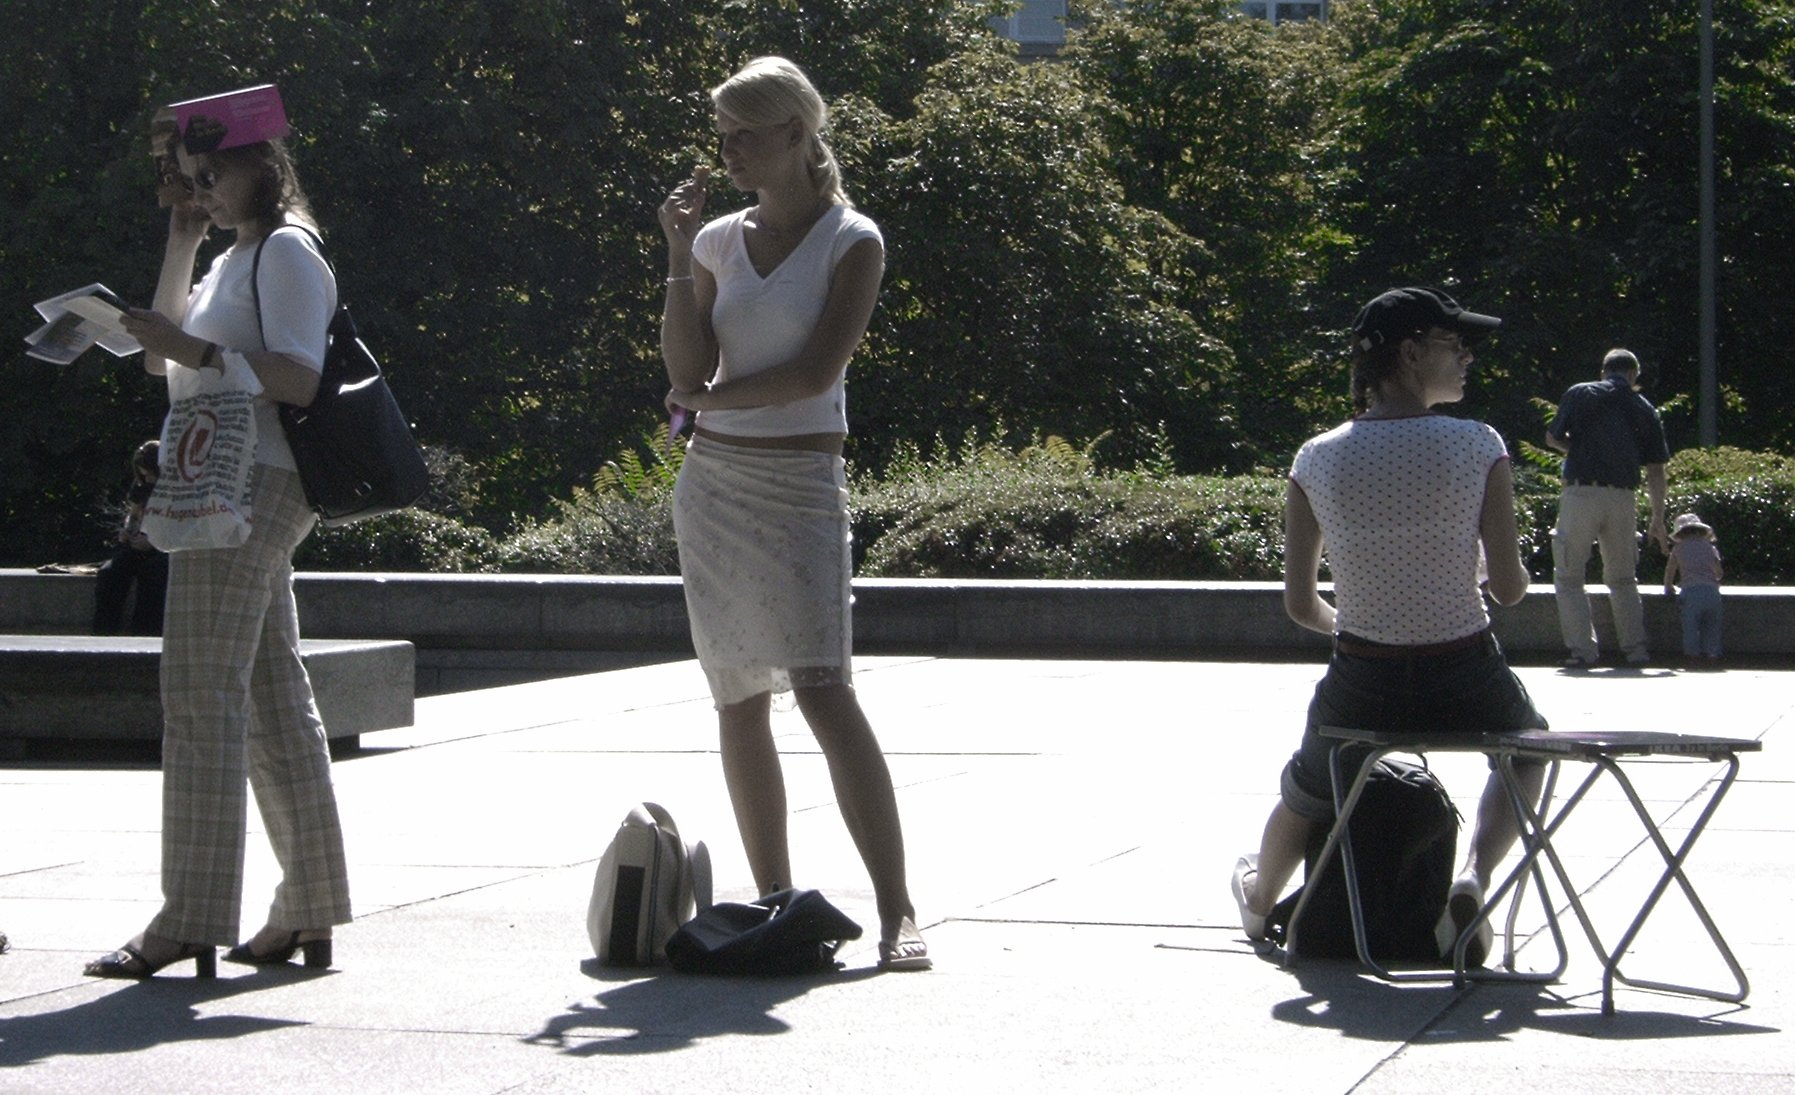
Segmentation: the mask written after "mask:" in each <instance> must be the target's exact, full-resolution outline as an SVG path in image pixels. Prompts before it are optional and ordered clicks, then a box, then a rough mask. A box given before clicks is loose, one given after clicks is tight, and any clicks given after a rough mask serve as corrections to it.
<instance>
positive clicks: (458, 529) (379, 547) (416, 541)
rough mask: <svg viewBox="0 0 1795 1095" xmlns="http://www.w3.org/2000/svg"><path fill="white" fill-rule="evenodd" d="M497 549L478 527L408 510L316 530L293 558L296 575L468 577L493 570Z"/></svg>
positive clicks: (490, 536)
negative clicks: (387, 572) (399, 573)
mask: <svg viewBox="0 0 1795 1095" xmlns="http://www.w3.org/2000/svg"><path fill="white" fill-rule="evenodd" d="M496 550H497V544H495V543H494V541H493V538H492V534H491V533H489V532H487V531H486V530H485V529H483V528H479V527H477V526H474V525H469V524H465V523H463V522H461V521H458V520H456V519H455V518H453V517H445V516H443V515H441V514H437V513H430V512H428V511H426V510H420V509H407V510H400V511H399V512H397V513H389V514H387V515H385V516H384V517H373V518H370V519H368V520H366V521H358V522H356V523H355V524H353V525H343V526H341V527H339V528H329V529H327V528H320V529H317V530H316V531H314V532H313V533H312V534H311V535H310V536H308V537H306V540H305V542H304V543H302V544H300V545H299V550H298V551H297V552H295V553H294V555H293V565H294V566H295V567H296V568H298V569H300V570H347V571H368V570H396V571H413V572H415V571H436V572H443V573H469V572H478V571H483V570H492V569H494V566H493V557H494V553H495V551H496Z"/></svg>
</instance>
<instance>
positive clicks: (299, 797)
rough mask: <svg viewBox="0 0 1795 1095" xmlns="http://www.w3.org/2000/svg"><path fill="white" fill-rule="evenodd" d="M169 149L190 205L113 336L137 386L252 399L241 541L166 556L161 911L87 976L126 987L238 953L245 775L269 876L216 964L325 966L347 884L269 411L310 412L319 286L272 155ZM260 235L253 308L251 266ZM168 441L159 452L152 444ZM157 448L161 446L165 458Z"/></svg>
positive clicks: (299, 522) (326, 306)
mask: <svg viewBox="0 0 1795 1095" xmlns="http://www.w3.org/2000/svg"><path fill="white" fill-rule="evenodd" d="M195 128H197V127H192V128H190V129H189V131H188V132H187V133H186V134H184V135H181V137H180V140H179V144H178V146H177V148H176V149H175V152H176V155H177V157H178V162H179V167H180V175H181V178H182V180H183V181H184V182H185V184H186V186H187V188H188V191H189V193H190V195H191V200H190V201H187V202H181V203H177V204H176V205H175V206H174V208H173V211H172V212H171V214H170V216H169V233H168V242H167V246H166V250H165V252H164V256H163V261H162V270H161V276H160V279H159V280H158V282H157V285H156V299H155V307H154V310H148V309H133V310H132V311H130V312H129V313H128V314H127V318H126V320H125V326H126V328H127V329H128V330H129V331H130V332H131V334H132V335H133V336H134V337H135V338H136V339H137V340H138V341H139V342H141V343H142V344H143V346H144V349H145V350H146V354H145V358H144V368H145V369H146V370H147V371H148V372H149V373H150V374H151V375H153V376H163V375H169V374H173V373H174V372H175V371H177V370H180V369H216V370H219V371H220V372H225V373H232V374H235V375H238V376H240V377H242V378H244V382H245V383H246V384H248V385H249V386H250V387H252V388H253V387H257V386H259V388H260V399H258V401H257V404H256V429H257V434H258V439H257V442H256V452H255V471H254V475H253V478H252V490H253V492H254V516H255V523H254V528H253V530H252V531H251V532H250V534H249V538H248V540H247V541H245V542H244V543H243V544H242V545H241V546H239V547H234V548H223V549H196V550H186V551H178V552H175V553H173V556H172V558H171V560H170V567H169V584H168V611H167V620H166V627H165V628H164V635H163V645H162V707H163V737H162V772H163V775H162V787H163V791H162V893H163V898H164V902H163V905H162V909H161V911H160V912H158V913H157V914H156V915H155V917H154V918H153V919H152V920H151V921H150V923H149V926H148V927H147V928H146V929H145V930H144V931H143V933H142V934H140V935H138V936H137V937H136V938H135V939H133V940H132V941H131V942H130V943H128V944H126V945H125V946H124V947H122V948H120V949H119V950H118V951H116V952H114V953H112V954H109V955H106V956H105V957H102V958H99V959H96V960H95V961H93V962H91V963H89V964H88V966H87V970H86V972H87V973H88V974H90V975H92V976H97V977H131V978H143V977H148V976H150V975H152V974H154V973H155V972H156V971H157V970H159V969H161V968H163V967H164V966H167V965H169V964H170V963H173V962H178V961H182V960H184V959H187V958H193V959H195V960H196V966H197V968H198V971H199V974H200V976H202V977H205V976H211V975H212V974H213V971H214V968H215V967H214V964H213V960H214V957H215V955H214V950H213V948H214V946H216V945H218V944H230V943H233V942H235V941H236V940H237V938H238V935H237V931H238V919H239V915H240V913H241V902H242V891H243V855H244V828H245V823H246V821H247V794H246V792H245V789H244V784H245V778H246V777H247V780H248V783H249V785H250V786H253V787H254V788H255V794H256V803H257V805H258V807H259V808H260V810H261V815H262V820H263V823H264V824H265V825H266V827H267V830H268V837H269V841H270V842H271V843H272V844H273V846H274V852H275V856H276V858H277V860H278V861H279V864H280V868H281V882H280V884H279V886H278V887H277V888H276V889H275V893H274V902H273V905H272V907H271V909H270V910H269V914H268V922H267V924H266V925H265V926H264V927H263V928H262V929H261V930H260V931H259V932H257V933H256V935H255V936H254V937H252V938H251V939H249V940H247V941H245V942H244V943H242V944H241V945H239V946H236V947H234V948H232V950H231V951H230V952H229V953H228V954H227V955H226V956H225V957H226V958H227V959H230V960H233V961H240V962H246V963H250V964H263V963H273V962H285V961H287V960H289V959H291V958H292V957H293V954H294V952H295V951H302V952H303V954H304V957H305V964H306V965H308V966H328V965H329V964H330V960H331V928H332V927H333V926H334V925H336V924H343V923H347V922H348V920H349V890H348V871H347V868H346V866H345V862H344V853H343V835H342V829H341V826H340V824H339V821H338V817H337V804H336V794H335V791H334V790H333V788H332V786H331V778H330V752H329V747H328V743H327V741H326V738H325V733H324V724H323V722H322V721H321V720H320V719H319V717H318V708H317V704H316V702H315V701H314V700H313V697H312V688H311V682H310V680H309V679H308V678H307V677H306V672H305V667H304V666H303V665H302V664H301V663H300V660H299V617H298V613H297V610H296V608H295V605H294V600H293V565H292V556H293V550H294V548H296V547H297V546H298V545H299V543H300V541H301V540H303V539H304V538H305V537H306V535H307V534H308V533H309V532H310V531H311V528H312V524H313V520H314V518H313V516H312V513H311V511H310V510H309V509H308V508H307V507H306V504H305V496H304V493H303V492H302V490H301V489H300V486H299V478H298V474H297V472H296V471H295V470H294V464H293V455H292V452H291V450H290V449H289V448H288V447H287V442H286V438H285V436H284V435H283V434H282V433H281V426H280V420H279V417H278V414H277V412H276V407H275V404H276V403H294V404H298V405H301V406H304V405H306V404H309V403H310V402H311V401H312V397H313V395H314V394H315V393H316V392H317V388H318V378H319V374H320V372H321V370H322V368H323V360H324V346H325V329H326V327H327V326H328V324H329V322H330V319H331V316H332V314H333V313H334V312H335V310H336V283H335V280H334V279H333V277H332V276H331V272H330V267H329V265H328V264H327V263H326V262H325V261H324V257H323V256H322V255H321V254H320V253H319V251H318V249H317V246H316V244H315V243H314V242H313V241H312V239H311V237H310V236H309V235H308V234H307V233H306V232H303V231H297V230H290V229H289V230H284V231H283V230H282V229H283V228H286V227H287V226H289V225H304V226H307V227H311V226H313V224H314V222H313V220H312V215H311V211H310V208H309V206H308V203H307V201H306V198H305V195H304V192H303V191H302V190H301V189H300V185H299V178H298V175H297V173H296V172H295V170H294V167H293V161H292V159H291V157H290V156H289V155H288V152H287V149H286V147H285V145H284V143H283V142H282V141H280V140H268V141H256V142H254V143H250V144H244V145H240V146H236V147H225V148H218V147H213V148H211V149H208V148H207V145H206V144H205V143H204V142H202V141H196V140H194V139H193V136H194V129H195ZM213 228H218V229H222V230H224V231H227V232H233V233H234V234H235V238H234V240H233V242H232V245H231V247H230V248H229V249H228V250H226V251H225V252H224V253H223V254H222V255H220V256H219V257H218V258H217V260H216V261H215V262H213V264H212V266H211V269H210V270H209V271H208V272H207V273H206V275H205V277H204V278H203V279H201V280H200V282H199V284H198V285H197V286H194V284H193V273H194V261H195V258H196V256H197V253H198V250H199V246H200V244H201V242H202V241H203V240H204V239H205V238H206V236H207V234H208V233H209V232H210V230H211V229H213ZM264 241H266V247H265V248H264V249H263V252H262V258H261V270H260V275H259V281H260V295H261V315H260V317H258V316H257V314H256V304H255V296H254V294H253V293H252V289H251V285H250V281H249V279H250V270H251V266H252V264H253V263H254V262H255V253H256V249H257V247H258V245H260V244H262V243H263V242H264ZM165 441H166V439H165ZM166 447H167V446H166V445H165V448H166Z"/></svg>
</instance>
